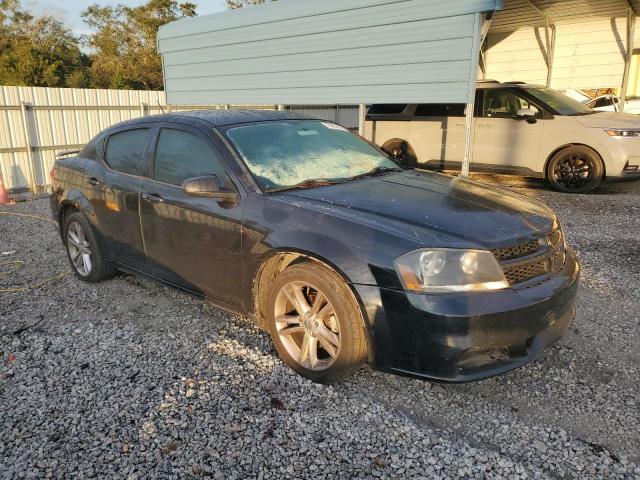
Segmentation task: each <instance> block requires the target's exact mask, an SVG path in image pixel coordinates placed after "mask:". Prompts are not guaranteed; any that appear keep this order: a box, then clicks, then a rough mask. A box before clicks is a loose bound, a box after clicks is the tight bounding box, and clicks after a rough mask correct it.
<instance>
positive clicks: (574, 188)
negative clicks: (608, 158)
mask: <svg viewBox="0 0 640 480" xmlns="http://www.w3.org/2000/svg"><path fill="white" fill-rule="evenodd" d="M547 177H548V179H549V182H550V183H551V186H552V187H553V188H554V189H555V190H557V191H559V192H565V193H589V192H591V191H593V190H594V189H595V188H596V187H598V185H600V183H601V182H602V179H603V178H604V165H603V163H602V160H601V159H600V156H599V155H598V154H597V153H596V152H595V151H593V150H591V149H590V148H589V147H584V146H581V145H575V146H572V147H567V148H564V149H562V150H560V151H559V152H558V153H556V154H555V155H554V156H553V157H552V158H551V160H550V161H549V166H548V167H547Z"/></svg>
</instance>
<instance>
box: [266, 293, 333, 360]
mask: <svg viewBox="0 0 640 480" xmlns="http://www.w3.org/2000/svg"><path fill="white" fill-rule="evenodd" d="M274 313H275V322H276V331H277V333H278V337H279V339H280V341H281V342H282V345H283V346H284V347H285V349H286V350H287V353H288V354H289V355H290V356H291V358H292V359H293V360H294V361H295V362H297V363H298V364H299V365H301V366H302V367H304V368H306V369H309V370H314V371H322V370H326V369H328V368H330V367H331V366H332V365H333V364H334V363H335V361H336V359H337V358H338V356H339V354H340V346H341V336H340V324H339V322H338V318H337V317H336V313H335V310H334V308H333V306H332V305H331V303H330V302H329V301H328V300H327V297H326V296H325V295H324V294H323V293H322V292H321V291H320V290H318V289H317V288H315V287H314V286H313V285H310V284H308V283H306V282H290V283H287V284H286V285H284V286H283V287H282V288H281V289H280V291H279V292H278V295H277V297H276V303H275V312H274Z"/></svg>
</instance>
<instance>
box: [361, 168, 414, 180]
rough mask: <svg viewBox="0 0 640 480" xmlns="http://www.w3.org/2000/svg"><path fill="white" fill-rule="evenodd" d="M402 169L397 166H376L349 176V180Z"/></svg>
mask: <svg viewBox="0 0 640 480" xmlns="http://www.w3.org/2000/svg"><path fill="white" fill-rule="evenodd" d="M402 171H404V170H402V169H401V168H397V167H376V168H374V169H373V170H369V171H368V172H365V173H361V174H360V175H356V176H354V177H351V178H350V179H349V180H357V179H359V178H366V177H375V176H377V175H382V174H385V173H390V172H402Z"/></svg>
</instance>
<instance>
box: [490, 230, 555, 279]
mask: <svg viewBox="0 0 640 480" xmlns="http://www.w3.org/2000/svg"><path fill="white" fill-rule="evenodd" d="M492 252H493V254H494V255H495V257H496V259H497V260H498V261H499V262H500V265H501V266H502V270H503V271H504V275H505V277H506V278H507V281H508V282H509V283H510V284H511V285H512V286H516V285H519V284H521V283H524V282H527V281H529V280H533V279H535V278H539V277H540V280H541V281H544V280H546V279H547V278H549V277H551V276H553V275H555V274H557V273H559V272H560V271H561V270H562V268H563V267H564V263H565V260H566V252H565V248H564V239H563V236H562V230H560V229H559V228H557V229H555V230H554V231H552V232H551V233H550V234H549V235H548V236H547V237H546V238H543V239H539V240H532V241H529V242H525V243H521V244H519V245H515V246H512V247H505V248H498V249H495V250H492ZM519 259H522V260H521V261H519ZM543 277H545V278H543Z"/></svg>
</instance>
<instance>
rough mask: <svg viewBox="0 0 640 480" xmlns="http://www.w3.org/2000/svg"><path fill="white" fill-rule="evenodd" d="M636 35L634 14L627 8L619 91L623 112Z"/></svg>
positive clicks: (622, 110) (621, 110)
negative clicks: (625, 40)
mask: <svg viewBox="0 0 640 480" xmlns="http://www.w3.org/2000/svg"><path fill="white" fill-rule="evenodd" d="M635 35H636V15H635V12H634V11H633V10H632V9H631V8H629V10H628V11H627V52H626V55H625V59H624V75H623V77H622V89H621V91H620V107H619V109H620V112H624V107H625V103H626V102H627V93H628V91H629V74H630V72H631V62H632V61H633V49H634V40H635Z"/></svg>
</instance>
